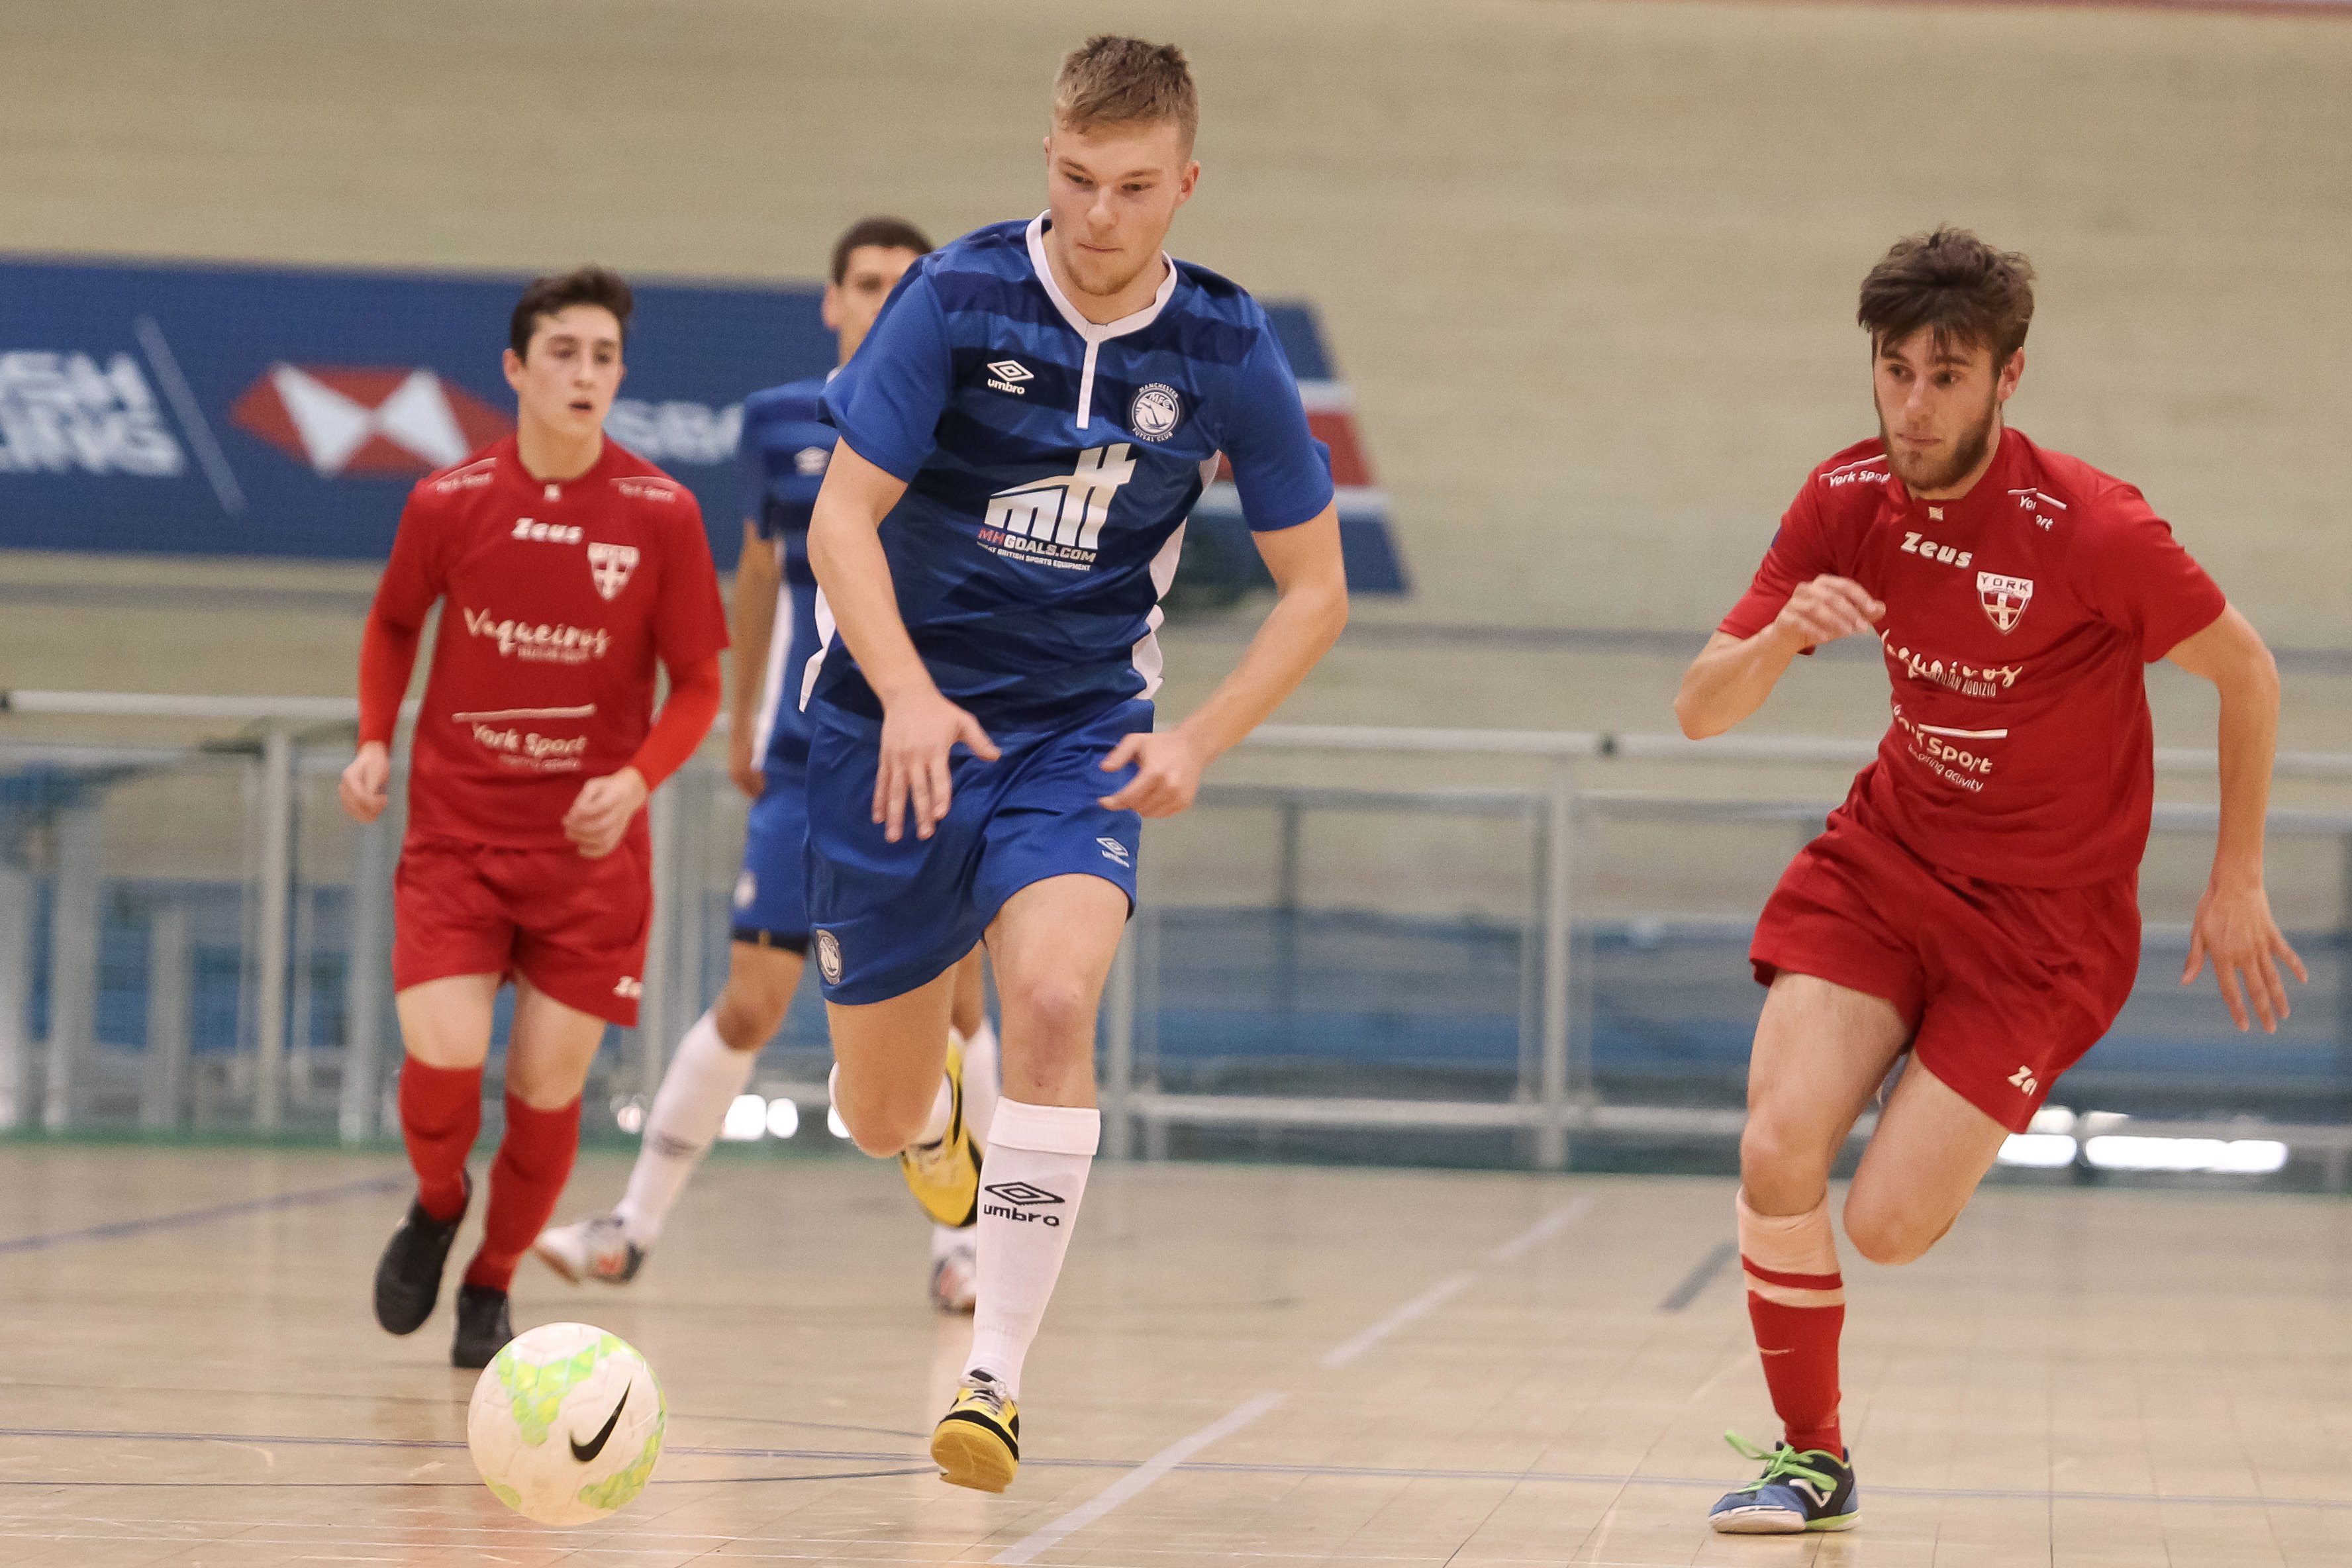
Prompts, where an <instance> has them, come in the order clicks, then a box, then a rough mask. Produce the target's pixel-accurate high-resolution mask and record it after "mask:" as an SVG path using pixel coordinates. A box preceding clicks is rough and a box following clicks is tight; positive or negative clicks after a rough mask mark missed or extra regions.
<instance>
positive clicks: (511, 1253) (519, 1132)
mask: <svg viewBox="0 0 2352 1568" xmlns="http://www.w3.org/2000/svg"><path fill="white" fill-rule="evenodd" d="M579 1152H580V1101H579V1100H576V1099H575V1100H572V1103H571V1104H569V1105H566V1106H564V1107H562V1108H561V1109H560V1110H532V1109H531V1108H530V1106H528V1105H525V1104H524V1103H523V1102H522V1101H521V1100H517V1099H516V1098H515V1097H514V1096H513V1095H512V1094H509V1095H508V1096H507V1135H506V1136H505V1137H504V1138H502V1139H500V1140H499V1157H498V1159H497V1161H496V1162H495V1163H492V1165H491V1166H490V1206H489V1209H488V1213H487V1214H486V1215H484V1216H483V1220H482V1249H481V1250H480V1251H479V1252H477V1253H475V1254H474V1261H473V1262H471V1263H469V1264H467V1266H466V1283H467V1284H468V1285H484V1286H488V1288H489V1289H493V1290H503V1289H506V1288H507V1287H508V1286H509V1285H510V1284H512V1283H513V1282H514V1271H515V1265H516V1264H517V1263H520V1261H522V1255H523V1254H524V1253H525V1252H528V1251H529V1250H530V1244H531V1243H532V1242H533V1241H535V1240H537V1239H538V1238H539V1233H540V1232H541V1230H543V1229H545V1228H546V1226H547V1222H548V1220H549V1219H550V1218H551V1216H552V1215H554V1213H555V1202H556V1200H557V1199H558V1198H560V1197H562V1195H563V1184H564V1183H565V1182H566V1181H568V1180H570V1179H571V1176H572V1159H573V1158H574V1157H575V1156H576V1155H578V1153H579Z"/></svg>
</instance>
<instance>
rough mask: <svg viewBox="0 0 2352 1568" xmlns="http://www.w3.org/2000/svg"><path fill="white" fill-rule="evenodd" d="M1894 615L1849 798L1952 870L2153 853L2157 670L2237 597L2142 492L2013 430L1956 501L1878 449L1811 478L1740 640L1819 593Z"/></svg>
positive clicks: (2106, 863)
mask: <svg viewBox="0 0 2352 1568" xmlns="http://www.w3.org/2000/svg"><path fill="white" fill-rule="evenodd" d="M1823 574H1831V575H1834V576H1840V577H1849V578H1852V579H1853V580H1854V581H1855V582H1857V583H1860V584H1862V585H1863V586H1864V587H1865V588H1867V589H1868V590H1869V591H1870V592H1871V594H1872V595H1873V596H1874V597H1875V598H1877V599H1878V600H1880V601H1881V602H1882V603H1884V604H1885V605H1886V616H1885V619H1884V620H1883V621H1881V622H1880V623H1879V627H1878V631H1879V641H1880V643H1881V645H1882V647H1883V648H1884V651H1885V658H1886V670H1887V675H1888V677H1889V679H1890V680H1891V681H1892V683H1893V690H1892V692H1891V702H1892V706H1893V708H1894V723H1893V725H1892V726H1891V727H1890V728H1889V729H1888V730H1887V732H1886V738H1885V741H1883V742H1881V743H1880V745H1879V750H1878V757H1877V760H1876V761H1874V763H1871V764H1870V766H1868V767H1866V768H1864V770H1863V772H1862V773H1861V774H1860V776H1859V777H1857V778H1856V779H1855V781H1854V789H1853V797H1852V800H1851V802H1850V805H1852V806H1853V808H1854V809H1856V810H1857V811H1859V812H1860V813H1861V814H1862V815H1863V816H1864V817H1865V819H1866V820H1867V821H1868V822H1869V823H1870V824H1871V826H1874V827H1876V828H1877V829H1878V830H1879V831H1881V832H1884V833H1886V834H1888V835H1890V836H1892V837H1895V838H1898V839H1900V840H1901V841H1902V842H1903V843H1905V844H1906V845H1908V846H1909V847H1911V849H1912V851H1913V852H1914V853H1916V854H1917V855H1918V856H1919V857H1920V858H1923V859H1925V860H1927V861H1928V862H1929V863H1930V864H1932V865H1936V866H1938V867H1941V868H1945V869H1947V870H1950V871H1955V872H1958V873H1959V874H1960V875H1963V876H1969V877H1980V878H1983V879H1987V880H1989V881H1997V882H2010V883H2016V884H2020V885H2022V886H2026V887H2040V888H2065V887H2075V886H2079V885H2082V884H2084V883H2088V882H2095V881H2100V880H2103V879H2106V878H2110V877H2116V876H2121V875H2124V874H2125V873H2126V872H2130V871H2133V870H2135V869H2137V867H2138V865H2139V859H2140V854H2141V851H2142V850H2143V849H2144V848H2145V847H2147V827H2148V814H2149V810H2150V807H2151V805H2152V804H2153V802H2154V798H2155V771H2154V740H2153V731H2152V729H2151V726H2150V724H2149V721H2148V711H2147V686H2146V678H2145V671H2144V668H2143V667H2144V666H2145V665H2146V664H2147V662H2149V661H2152V660H2155V659H2158V658H2163V657H2164V656H2165V655H2166V654H2167V653H2168V652H2170V651H2171V649H2172V648H2173V647H2175V646H2177V645H2178V644H2179V642H2180V641H2181V640H2182V639H2183V638H2184V637H2189V636H2192V635H2193V634H2195V633H2197V632H2200V631H2202V630H2203V629H2204V628H2205V627H2207V626H2210V625H2211V624H2212V623H2213V621H2214V620H2215V618H2216V617H2218V616H2220V615H2221V611H2222V609H2223V608H2224V606H2225V601H2224V600H2223V598H2222V596H2221V589H2220V588H2219V587H2217V586H2215V585H2214V583H2213V580H2212V579H2211V578H2210V577H2208V576H2207V575H2206V574H2205V573H2204V570H2203V568H2201V567H2200V566H2199V565H2198V564H2197V563H2196V562H2195V561H2194V560H2192V559H2191V558H2190V557H2189V552H2187V551H2186V550H2183V549H2182V548H2181V547H2180V544H2179V541H2177V540H2175V539H2174V538H2173V537H2172V530H2171V528H2170V527H2169V526H2168V524H2166V522H2165V521H2163V520H2162V519H2161V518H2159V517H2158V516H2157V515H2156V513H2155V512H2154V511H2152V510H2149V507H2148V504H2147V500H2145V499H2144V498H2143V497H2142V496H2141V495H2140V493H2139V491H2138V490H2137V489H2134V488H2133V487H2132V486H2130V485H2127V484H2125V483H2124V482H2123V481H2122V480H2120V479H2114V478H2112V477H2110V476H2108V475H2106V474H2103V473H2101V472H2100V471H2099V470H2098V469H2096V468H2092V467H2091V466H2090V465H2089V464H2087V463H2084V462H2081V461H2078V460H2077V459H2075V458H2070V457H2067V456H2065V455H2064V454H2063V453H2060V452H2052V451H2046V450H2044V449H2043V448H2042V447H2037V446H2035V445H2034V444H2033V443H2032V441H2030V440H2028V439H2026V437H2024V436H2022V435H2021V434H2019V433H2018V432H2017V431H2014V430H2007V431H2004V432H2003V433H2002V435H2001V438H2000V450H1999V451H1998V452H1997V453H1996V454H1995V455H1994V458H1993V462H1992V467H1991V468H1990V469H1989V470H1987V472H1986V474H1985V476H1984V478H1983V479H1980V480H1979V481H1978V482H1977V485H1976V487H1975V488H1974V489H1971V490H1969V493H1968V494H1967V495H1966V496H1964V497H1962V498H1961V499H1960V500H1948V501H1923V500H1917V499H1916V498H1914V497H1913V496H1912V495H1911V494H1910V493H1909V492H1908V491H1907V490H1906V489H1905V488H1904V486H1903V484H1902V482H1901V481H1900V480H1898V479H1895V478H1894V477H1893V475H1892V474H1890V473H1889V472H1888V469H1887V462H1886V455H1885V448H1884V447H1883V446H1882V445H1881V444H1880V443H1879V442H1878V441H1876V440H1871V441H1865V442H1864V443H1862V444H1860V445H1858V446H1854V447H1847V448H1846V449H1845V450H1844V451H1843V452H1840V453H1839V454H1838V455H1837V456H1836V457H1834V458H1831V459H1830V460H1829V461H1828V462H1827V463H1824V464H1822V466H1821V467H1820V468H1816V469H1815V470H1814V471H1813V474H1812V477H1811V479H1808V480H1807V481H1806V482H1805V487H1804V489H1801V490H1800V491H1799V492H1798V494H1797V499H1796V501H1795V503H1794V504H1793V505H1791V506H1790V508H1789V510H1788V514H1787V515H1786V516H1785V517H1783V518H1782V519H1781V521H1780V533H1779V535H1778V536H1777V537H1776V538H1775V539H1774V540H1773V542H1772V547H1771V549H1770V550H1769V552H1766V554H1765V557H1764V563H1763V565H1761V566H1760V567H1759V568H1758V569H1757V573H1756V580H1755V582H1754V584H1752V585H1751V586H1750V587H1749V588H1748V594H1747V595H1746V597H1744V598H1742V599H1741V600H1740V601H1739V603H1738V605H1737V606H1735V607H1734V608H1733V610H1732V612H1731V614H1730V615H1729V616H1726V617H1725V618H1724V621H1723V625H1722V628H1721V629H1722V630H1724V631H1726V632H1727V633H1730V634H1731V635H1732V636H1734V637H1751V636H1753V635H1754V634H1756V633H1757V632H1759V631H1761V630H1762V629H1763V628H1764V627H1765V626H1769V625H1770V624H1771V622H1772V619H1773V617H1774V616H1778V615H1779V614H1780V608H1781V606H1782V605H1785V604H1787V603H1788V600H1789V595H1790V594H1791V593H1792V592H1794V591H1795V589H1796V587H1797V585H1798V584H1801V583H1806V582H1810V581H1811V580H1812V579H1813V578H1815V577H1819V576H1822V575H1823Z"/></svg>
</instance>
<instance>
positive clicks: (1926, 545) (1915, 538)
mask: <svg viewBox="0 0 2352 1568" xmlns="http://www.w3.org/2000/svg"><path fill="white" fill-rule="evenodd" d="M1903 553H1904V554H1906V555H1916V556H1917V557H1919V559H1921V560H1922V561H1940V562H1942V563H1944V564H1945V565H1947V566H1966V565H1967V564H1968V563H1969V561H1970V560H1971V559H1973V557H1972V556H1971V555H1970V553H1969V552H1968V551H1965V550H1955V549H1953V548H1952V547H1951V546H1950V545H1948V544H1938V543H1937V542H1935V541H1934V540H1932V539H1922V538H1921V537H1920V536H1919V535H1918V534H1916V533H1914V532H1911V531H1908V530H1906V531H1905V532H1904V535H1903Z"/></svg>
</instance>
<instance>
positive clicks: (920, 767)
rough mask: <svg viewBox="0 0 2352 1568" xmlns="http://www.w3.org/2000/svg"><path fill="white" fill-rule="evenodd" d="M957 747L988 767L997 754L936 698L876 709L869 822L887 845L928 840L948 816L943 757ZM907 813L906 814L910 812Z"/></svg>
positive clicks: (918, 696)
mask: <svg viewBox="0 0 2352 1568" xmlns="http://www.w3.org/2000/svg"><path fill="white" fill-rule="evenodd" d="M959 741H960V742H962V743H963V744H965V745H967V746H969V747H971V754H972V755H973V756H975V757H978V758H980V759H981V760H982V761H983V762H990V763H992V762H994V761H996V759H997V757H998V756H999V755H1000V754H1001V753H1000V752H998V751H997V749H996V742H993V741H992V740H990V739H989V738H988V731H985V730H983V729H982V728H981V727H980V721H979V720H977V719H975V718H973V717H972V716H971V714H969V713H967V712H965V711H964V710H962V709H961V708H959V707H957V706H956V705H955V704H954V703H952V702H950V701H949V700H947V699H946V698H944V697H942V696H940V693H939V690H938V689H937V688H933V689H930V690H929V691H928V692H910V693H908V694H907V695H905V696H902V697H900V698H898V700H896V701H893V702H887V703H885V704H884V705H883V709H882V758H881V765H880V766H879V767H877V768H876V769H875V770H874V820H875V821H877V822H878V823H880V824H881V825H882V837H884V838H885V839H887V841H889V842H890V843H892V844H896V843H898V840H899V839H901V838H904V837H906V836H907V818H908V816H909V815H910V814H911V815H912V816H913V817H914V819H915V837H918V838H929V837H930V836H931V830H932V829H933V828H935V827H937V826H939V825H940V818H941V817H943V816H947V814H948V802H949V800H950V797H951V795H952V792H951V791H950V789H949V787H948V753H949V752H952V751H954V750H955V747H956V742H959ZM910 808H911V812H910Z"/></svg>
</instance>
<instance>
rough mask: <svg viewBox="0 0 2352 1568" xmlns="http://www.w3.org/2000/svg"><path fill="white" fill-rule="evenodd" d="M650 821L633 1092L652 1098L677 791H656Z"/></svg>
mask: <svg viewBox="0 0 2352 1568" xmlns="http://www.w3.org/2000/svg"><path fill="white" fill-rule="evenodd" d="M646 811H647V813H648V815H649V816H651V818H652V822H653V839H654V864H653V884H654V912H653V922H652V929H651V930H650V931H648V932H647V933H646V972H645V973H644V974H643V975H641V976H640V977H639V978H640V980H641V981H642V983H643V984H644V987H645V989H644V990H643V991H641V992H640V993H639V994H638V996H637V1092H638V1093H639V1094H642V1095H644V1096H645V1097H646V1103H647V1104H651V1103H652V1102H653V1097H654V1090H656V1089H659V1088H660V1087H661V1077H662V1060H663V1058H664V1056H665V1055H666V1054H667V1050H668V1046H669V1041H668V1037H667V1030H668V1027H669V1007H670V991H671V988H672V985H673V984H674V977H673V975H672V974H671V973H670V949H671V947H672V945H673V943H672V942H671V940H670V930H671V923H672V922H673V921H675V920H676V919H677V790H675V789H672V788H664V789H660V790H657V791H656V792H655V794H654V798H653V803H652V805H649V806H647V807H646Z"/></svg>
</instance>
